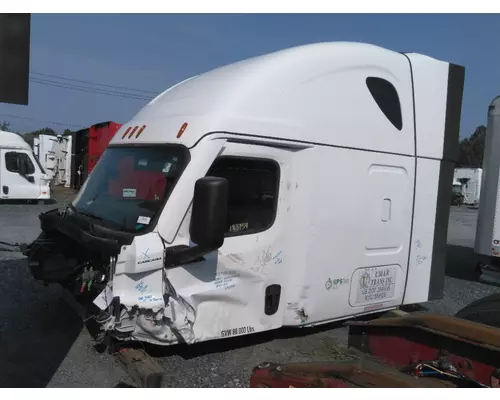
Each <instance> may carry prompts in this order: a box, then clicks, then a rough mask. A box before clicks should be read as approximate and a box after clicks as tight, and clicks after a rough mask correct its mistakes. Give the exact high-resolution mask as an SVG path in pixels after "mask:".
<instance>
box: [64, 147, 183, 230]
mask: <svg viewBox="0 0 500 400" xmlns="http://www.w3.org/2000/svg"><path fill="white" fill-rule="evenodd" d="M188 159H189V151H188V150H187V148H185V147H183V146H175V145H171V146H162V145H156V146H154V147H152V146H151V147H149V146H148V147H142V146H141V147H139V146H137V147H109V148H108V149H107V150H106V151H105V152H104V154H103V155H102V157H101V159H100V160H99V162H98V163H97V165H96V167H95V168H94V170H93V171H92V173H91V174H90V176H89V177H88V182H87V185H86V187H85V189H84V191H83V193H82V194H81V195H80V196H79V198H78V199H77V201H76V203H75V204H74V208H75V209H76V211H77V212H78V213H81V214H83V215H87V216H90V217H91V218H93V219H95V220H96V221H98V223H101V224H102V225H107V226H108V227H109V228H113V229H119V230H121V231H126V232H139V231H141V230H143V229H145V228H147V227H148V226H149V225H150V224H151V223H152V220H153V218H155V217H156V215H157V213H158V212H159V211H160V210H161V209H162V207H163V205H164V204H165V202H166V201H167V199H168V196H169V195H170V193H171V191H172V189H173V188H174V185H175V184H176V182H177V180H178V179H179V177H180V176H181V174H182V171H183V170H184V168H185V167H186V164H187V162H188Z"/></svg>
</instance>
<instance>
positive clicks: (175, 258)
mask: <svg viewBox="0 0 500 400" xmlns="http://www.w3.org/2000/svg"><path fill="white" fill-rule="evenodd" d="M211 251H213V250H212V249H203V248H202V247H201V246H197V245H196V246H193V247H189V246H186V245H180V246H173V247H169V248H167V250H166V257H165V267H166V268H172V267H177V266H179V265H184V264H189V263H193V262H198V261H203V260H204V258H203V256H204V255H205V254H207V253H210V252H211Z"/></svg>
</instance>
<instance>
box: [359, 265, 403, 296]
mask: <svg viewBox="0 0 500 400" xmlns="http://www.w3.org/2000/svg"><path fill="white" fill-rule="evenodd" d="M396 274H397V268H396V267H375V268H367V269H366V270H365V271H364V272H363V273H362V274H361V275H360V277H359V282H358V285H357V286H358V290H357V293H356V303H366V302H373V301H379V300H386V299H390V298H391V297H393V296H394V290H395V288H396Z"/></svg>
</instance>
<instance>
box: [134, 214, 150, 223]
mask: <svg viewBox="0 0 500 400" xmlns="http://www.w3.org/2000/svg"><path fill="white" fill-rule="evenodd" d="M150 221H151V218H149V217H143V216H142V215H141V216H140V217H139V218H137V223H138V224H144V225H147V224H149V222H150Z"/></svg>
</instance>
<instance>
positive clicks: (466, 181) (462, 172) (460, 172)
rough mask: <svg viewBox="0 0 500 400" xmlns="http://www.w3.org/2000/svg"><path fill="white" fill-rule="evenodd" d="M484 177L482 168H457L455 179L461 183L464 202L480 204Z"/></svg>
mask: <svg viewBox="0 0 500 400" xmlns="http://www.w3.org/2000/svg"><path fill="white" fill-rule="evenodd" d="M482 179H483V170H482V168H455V174H454V180H455V181H458V182H459V183H460V186H461V193H462V194H463V195H464V204H468V205H477V204H479V199H480V195H481V181H482Z"/></svg>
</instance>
